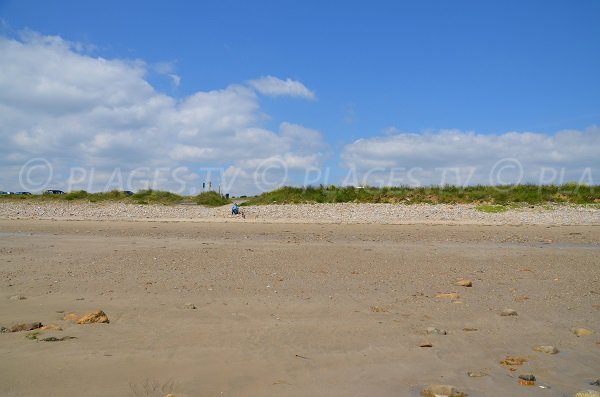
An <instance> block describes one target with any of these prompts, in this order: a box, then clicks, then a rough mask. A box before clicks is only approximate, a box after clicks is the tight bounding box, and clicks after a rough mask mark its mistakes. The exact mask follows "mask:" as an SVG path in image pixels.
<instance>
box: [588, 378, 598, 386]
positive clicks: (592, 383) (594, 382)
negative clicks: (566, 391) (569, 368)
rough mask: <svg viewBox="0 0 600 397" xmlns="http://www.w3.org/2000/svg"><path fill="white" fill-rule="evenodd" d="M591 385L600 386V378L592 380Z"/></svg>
mask: <svg viewBox="0 0 600 397" xmlns="http://www.w3.org/2000/svg"><path fill="white" fill-rule="evenodd" d="M590 385H592V386H600V379H596V380H595V381H593V382H590Z"/></svg>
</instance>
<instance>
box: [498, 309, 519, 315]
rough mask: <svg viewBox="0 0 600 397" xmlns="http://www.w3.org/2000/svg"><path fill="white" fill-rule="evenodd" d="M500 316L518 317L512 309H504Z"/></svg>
mask: <svg viewBox="0 0 600 397" xmlns="http://www.w3.org/2000/svg"><path fill="white" fill-rule="evenodd" d="M500 315H501V316H518V314H517V311H516V310H513V309H504V310H502V311H501V312H500Z"/></svg>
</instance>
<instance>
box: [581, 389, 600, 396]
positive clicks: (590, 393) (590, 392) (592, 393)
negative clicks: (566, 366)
mask: <svg viewBox="0 0 600 397" xmlns="http://www.w3.org/2000/svg"><path fill="white" fill-rule="evenodd" d="M575 397H600V392H597V391H596V390H583V391H580V392H578V393H577V394H575Z"/></svg>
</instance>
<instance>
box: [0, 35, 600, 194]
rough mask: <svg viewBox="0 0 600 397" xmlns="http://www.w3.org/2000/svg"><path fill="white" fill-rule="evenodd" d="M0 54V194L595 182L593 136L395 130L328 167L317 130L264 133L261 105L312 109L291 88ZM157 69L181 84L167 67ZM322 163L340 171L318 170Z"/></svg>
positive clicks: (32, 45)
mask: <svg viewBox="0 0 600 397" xmlns="http://www.w3.org/2000/svg"><path fill="white" fill-rule="evenodd" d="M0 53H1V54H3V55H2V57H0V119H1V120H2V123H1V124H0V170H1V171H0V190H22V189H25V190H36V188H40V189H41V188H44V187H48V188H63V189H71V190H76V189H85V190H90V191H98V190H107V189H112V188H124V189H128V190H137V189H139V188H148V187H151V188H157V189H165V190H172V191H178V192H180V193H185V194H195V193H198V192H199V191H201V189H202V187H201V185H202V182H205V181H207V180H212V181H214V182H213V183H215V184H216V183H219V184H221V185H222V186H223V189H224V191H226V192H230V193H232V194H253V193H257V192H259V191H261V190H270V189H273V188H276V187H278V186H281V185H283V184H294V185H304V184H318V183H335V184H354V185H364V184H381V185H400V184H403V185H430V184H440V183H450V184H458V185H465V184H474V183H483V184H490V183H515V182H521V183H524V182H533V183H540V182H541V183H562V182H567V181H575V182H584V183H592V184H597V183H598V180H597V178H598V177H599V176H600V161H599V160H598V158H599V157H600V156H598V154H599V153H600V128H598V127H596V126H591V127H589V128H588V129H586V130H584V131H559V132H557V133H555V134H553V135H547V134H541V133H531V132H507V133H504V134H501V135H484V134H478V133H476V132H465V131H458V130H442V131H435V132H425V133H418V134H417V133H402V132H399V131H397V130H393V131H392V134H387V135H385V134H382V136H379V137H374V138H373V137H372V138H366V139H358V140H356V141H354V142H348V143H346V144H344V145H343V147H342V148H341V154H340V159H336V158H335V157H334V158H331V157H328V155H327V153H328V152H330V150H331V147H330V146H329V145H328V144H327V140H326V134H325V136H324V133H323V132H321V131H318V130H316V129H314V128H310V127H308V126H304V125H300V124H298V123H293V122H289V121H283V122H281V123H280V124H279V126H278V128H277V129H276V130H271V129H268V128H265V127H264V125H265V124H266V121H267V120H268V119H269V115H267V114H265V111H264V110H263V107H262V106H261V96H269V97H274V98H278V97H296V98H299V99H304V100H310V101H316V99H317V96H316V94H315V92H314V91H313V90H311V89H309V88H308V87H306V86H305V85H304V84H303V83H302V82H300V81H296V80H292V79H289V78H286V79H280V78H278V77H275V76H271V75H266V76H262V77H258V78H257V79H255V80H250V81H247V82H241V83H232V84H230V85H228V86H226V87H224V88H222V89H218V90H213V91H198V92H195V93H193V94H192V95H189V96H186V97H184V98H175V97H173V96H170V95H167V94H165V93H161V92H159V91H158V90H157V89H156V88H154V87H153V86H152V84H151V83H150V82H149V80H148V77H147V76H148V73H149V67H148V65H147V64H146V63H144V62H143V61H140V60H125V59H104V58H101V57H95V56H92V55H89V54H88V53H86V51H85V48H83V47H81V46H79V45H77V44H75V43H70V42H68V41H66V40H64V39H62V38H61V37H56V36H44V35H41V34H38V33H33V32H28V33H27V34H25V35H23V36H22V37H20V38H19V39H16V38H8V37H0ZM159 72H160V73H163V74H165V75H166V76H169V77H170V78H171V79H172V81H173V84H174V85H176V86H178V85H179V84H180V82H181V78H180V76H178V75H177V74H176V73H175V72H174V70H173V68H172V67H171V66H168V65H167V66H164V65H163V66H161V68H160V71H159ZM314 106H317V104H314ZM506 159H508V160H506ZM328 160H329V161H330V162H339V160H341V162H340V166H341V167H339V168H338V167H333V168H335V170H334V172H332V173H330V172H324V171H323V169H324V168H325V167H326V165H327V164H328V163H327V161H328ZM503 161H508V163H506V164H504V163H502V162H503ZM36 162H37V163H36ZM32 164H34V165H35V164H37V165H36V166H32V167H31V168H29V169H24V166H26V165H32ZM42 165H43V166H42ZM36 167H37V168H36ZM44 167H46V168H51V173H49V174H48V173H47V171H48V170H44V169H43V168H44ZM499 170H500V171H501V172H500V171H499ZM40 172H42V175H41V176H39V175H37V176H36V173H40ZM43 172H46V174H43ZM494 172H500V173H499V174H494ZM211 173H212V175H211ZM332 174H333V175H337V177H335V179H334V178H333V177H332V176H331V175H332ZM492 174H493V178H492V177H491V175H492ZM36 178H37V179H36ZM40 178H41V179H40ZM38 179H39V180H42V181H44V182H45V183H38V182H37V180H38Z"/></svg>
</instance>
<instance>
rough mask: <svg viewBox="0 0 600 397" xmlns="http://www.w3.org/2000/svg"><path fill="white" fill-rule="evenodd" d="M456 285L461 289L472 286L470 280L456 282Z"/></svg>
mask: <svg viewBox="0 0 600 397" xmlns="http://www.w3.org/2000/svg"><path fill="white" fill-rule="evenodd" d="M454 284H456V285H459V286H461V287H472V286H473V282H472V281H471V280H466V279H463V280H458V281H457V282H456V283H454Z"/></svg>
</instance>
